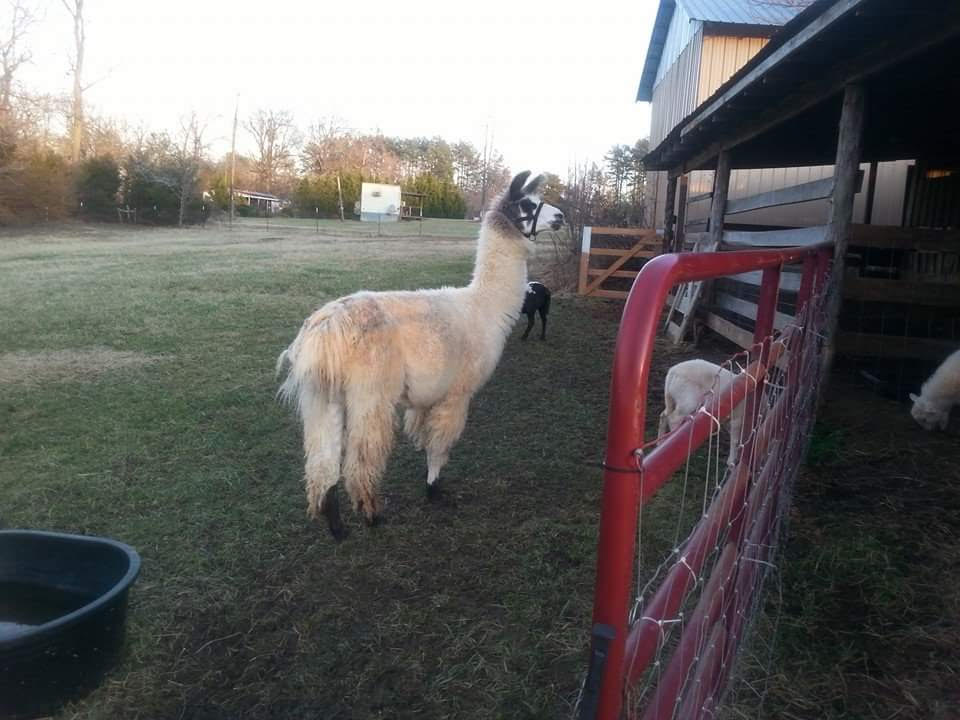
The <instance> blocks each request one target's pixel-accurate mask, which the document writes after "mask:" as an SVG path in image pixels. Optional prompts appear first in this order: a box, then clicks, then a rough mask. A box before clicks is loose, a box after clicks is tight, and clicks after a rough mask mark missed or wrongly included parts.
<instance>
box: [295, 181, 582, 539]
mask: <svg viewBox="0 0 960 720" xmlns="http://www.w3.org/2000/svg"><path fill="white" fill-rule="evenodd" d="M529 175H530V173H529V171H527V172H522V173H520V174H519V175H517V176H516V177H515V178H513V181H512V182H511V183H510V187H509V189H508V190H507V191H506V192H505V193H504V194H503V195H502V196H500V197H499V198H497V199H496V200H494V201H493V203H492V204H491V206H490V209H489V210H488V211H487V213H486V215H485V216H484V219H483V223H482V225H481V227H480V237H479V241H478V243H477V255H476V262H475V266H474V271H473V279H472V280H471V282H470V284H469V285H468V286H467V287H462V288H442V289H439V290H417V291H408V292H402V291H398V292H366V291H363V292H358V293H354V294H353V295H349V296H347V297H343V298H340V299H338V300H333V301H332V302H329V303H327V304H326V305H324V306H323V307H321V308H320V309H319V310H317V311H316V312H314V313H313V314H312V315H310V316H309V317H308V318H307V319H306V320H305V321H304V323H303V326H302V327H301V328H300V332H299V333H298V334H297V337H296V338H295V339H294V341H293V342H292V343H291V344H290V347H288V348H287V349H286V350H284V351H283V353H281V355H280V357H279V359H278V360H277V369H278V372H279V371H280V370H281V369H282V367H283V366H284V364H285V363H289V371H288V374H287V377H286V380H285V381H284V383H283V385H282V386H281V388H280V395H281V397H283V398H285V399H287V400H290V401H295V402H296V405H297V407H298V409H299V412H300V418H301V420H302V422H303V445H304V451H305V454H306V469H305V475H306V478H305V479H306V486H307V503H308V506H307V512H308V514H309V515H310V516H311V517H316V516H317V514H318V513H323V514H324V515H325V516H326V518H327V522H328V524H329V526H330V532H331V533H332V534H333V536H334V538H336V539H337V540H340V539H341V538H342V537H343V536H344V534H345V530H344V527H343V524H342V521H341V519H340V510H339V505H338V501H337V488H336V486H337V482H338V481H339V479H340V476H341V474H342V475H343V478H344V485H345V486H346V490H347V493H348V495H349V496H350V499H351V501H352V503H353V507H354V510H357V511H359V512H362V513H363V515H364V517H365V519H366V521H367V523H368V524H370V525H372V524H374V523H376V521H377V520H378V518H379V514H380V512H381V510H382V500H381V498H380V493H379V488H378V486H379V483H380V478H381V476H382V475H383V471H384V467H385V465H386V462H387V457H388V456H389V454H390V450H391V448H392V446H393V440H394V417H395V408H396V407H397V406H400V407H403V408H404V410H405V413H404V423H403V424H404V430H405V432H406V434H407V435H408V436H409V437H410V438H411V439H412V440H413V442H414V444H415V445H416V446H417V448H418V449H421V450H422V449H425V450H426V452H427V495H428V497H430V498H434V497H436V495H437V493H438V489H439V486H438V480H439V476H440V470H441V469H442V468H443V466H444V465H445V464H446V462H447V459H448V457H449V453H450V448H451V447H452V446H453V444H454V443H455V442H456V441H457V439H458V438H459V437H460V434H461V433H462V432H463V427H464V424H465V422H466V419H467V409H468V407H469V405H470V400H471V398H472V397H473V395H474V393H476V392H477V390H479V389H480V388H481V387H482V386H483V384H484V383H485V382H486V381H487V380H488V379H489V378H490V376H491V374H493V371H494V368H496V366H497V362H498V361H499V360H500V355H501V354H502V352H503V346H504V343H505V342H506V339H507V335H508V334H509V332H510V330H511V328H512V327H513V325H514V323H515V322H516V320H517V318H518V316H519V311H520V307H521V306H522V305H523V298H524V293H525V292H526V288H527V256H528V254H529V253H530V251H531V249H532V248H533V243H532V242H531V238H532V237H534V236H535V235H536V234H537V232H538V231H540V230H543V229H545V228H547V227H550V228H552V229H558V228H559V227H560V225H561V224H562V223H563V214H562V213H561V212H560V211H559V210H557V208H555V207H553V206H551V205H547V204H545V203H543V202H542V201H541V200H540V189H541V187H542V185H543V182H544V177H543V176H542V175H541V176H538V177H536V178H534V179H533V180H531V181H530V182H529V183H527V178H528V177H529Z"/></svg>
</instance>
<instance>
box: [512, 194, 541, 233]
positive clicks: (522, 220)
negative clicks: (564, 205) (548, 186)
mask: <svg viewBox="0 0 960 720" xmlns="http://www.w3.org/2000/svg"><path fill="white" fill-rule="evenodd" d="M542 209H543V200H541V201H540V203H539V204H538V205H537V207H536V209H535V210H534V211H533V212H532V213H530V214H529V215H522V216H521V217H519V218H517V222H518V223H520V224H522V223H525V222H526V221H527V220H533V225H531V226H530V232H523V231H522V230H521V231H520V234H521V235H523V236H524V237H525V238H527V239H528V240H529V239H530V238H531V237H536V235H537V233H538V232H540V231H539V230H537V221H538V220H539V219H540V211H541V210H542Z"/></svg>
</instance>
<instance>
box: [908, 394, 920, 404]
mask: <svg viewBox="0 0 960 720" xmlns="http://www.w3.org/2000/svg"><path fill="white" fill-rule="evenodd" d="M919 399H920V398H918V397H917V396H916V395H914V394H913V393H910V400H912V401H913V402H916V401H917V400H919Z"/></svg>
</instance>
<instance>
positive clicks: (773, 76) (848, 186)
mask: <svg viewBox="0 0 960 720" xmlns="http://www.w3.org/2000/svg"><path fill="white" fill-rule="evenodd" d="M954 10H955V3H949V2H936V1H934V2H926V3H908V2H895V1H892V0H864V1H863V2H834V1H832V0H817V1H816V2H806V1H805V0H804V1H802V2H801V1H800V0H797V1H796V2H789V3H785V2H772V1H771V2H762V1H759V0H723V1H722V2H720V1H719V0H718V1H716V2H713V1H708V0H697V1H696V2H694V1H693V0H677V2H673V1H672V0H664V1H663V2H661V3H660V7H659V10H658V16H657V23H656V26H655V28H654V30H653V34H652V38H651V41H650V50H649V52H648V54H647V60H646V64H645V66H644V69H643V75H642V79H641V82H640V91H639V94H638V98H639V99H641V100H650V101H651V102H652V116H653V131H652V138H651V146H652V148H653V149H652V150H651V152H650V154H649V155H648V157H647V165H648V167H649V168H651V169H653V170H655V171H656V174H657V188H659V189H655V190H654V191H653V192H652V197H653V202H655V203H656V207H657V212H658V218H659V224H660V225H661V226H662V232H663V234H664V238H665V244H667V245H668V246H669V247H670V248H672V249H694V248H699V249H703V248H707V247H709V248H711V249H712V248H717V249H719V250H724V249H731V248H733V247H760V246H763V247H773V246H786V245H793V244H797V243H804V242H806V243H813V242H817V241H819V240H822V239H824V238H829V239H833V240H835V241H836V242H837V247H838V248H839V249H841V250H842V256H838V261H840V262H841V263H842V265H841V264H840V263H838V269H839V270H840V272H841V274H842V278H840V279H841V280H842V281H843V290H842V293H843V305H842V309H841V313H840V334H839V335H838V337H837V342H836V346H837V347H836V349H837V352H838V353H839V354H841V355H842V356H844V357H846V358H849V359H851V361H852V362H855V363H856V364H857V366H858V367H859V369H860V370H861V371H862V373H863V374H864V375H865V376H868V377H870V378H872V379H873V381H874V382H875V383H876V384H877V386H878V387H879V388H880V389H882V390H883V391H884V392H886V393H888V394H891V395H896V396H898V397H900V398H903V397H905V396H906V394H907V393H908V392H909V391H910V390H911V389H915V384H916V382H917V380H918V378H921V377H923V376H925V375H926V374H927V373H928V372H929V371H930V370H931V369H932V368H933V367H934V366H935V365H936V364H937V363H938V362H939V361H940V360H942V359H943V358H944V357H945V356H946V355H947V354H949V352H950V351H951V350H952V349H955V348H956V347H957V345H958V344H960V334H958V333H960V287H958V283H960V264H958V262H960V254H958V252H960V243H958V237H960V236H958V235H957V230H956V228H957V221H958V215H957V213H958V210H957V200H958V199H960V198H958V190H960V185H958V178H960V173H958V157H957V140H956V132H955V127H954V126H955V120H954V117H955V115H954V110H953V106H952V102H951V98H952V97H953V96H954V91H955V89H956V84H957V78H956V73H955V70H954V68H955V60H956V58H955V57H954V54H955V50H954V48H953V47H952V45H951V40H952V39H955V36H954V35H953V34H952V33H954V32H955V30H956V28H955V26H954V25H952V24H951V22H952V20H951V18H952V13H953V12H954ZM778 23H782V26H780V27H778V26H777V24H778ZM848 87H856V88H859V90H857V91H856V92H859V93H860V95H856V96H853V95H851V96H850V97H849V98H848V100H849V101H850V102H848V103H847V105H844V104H843V103H844V93H845V89H846V88H848ZM851 92H854V91H853V90H851ZM861 96H862V97H861ZM854 100H856V103H854ZM851 103H853V104H851ZM841 107H850V108H851V109H850V110H848V111H845V112H846V113H847V114H846V115H844V117H845V118H846V120H847V121H849V122H847V123H846V124H843V123H842V122H841ZM852 113H853V114H852ZM850 123H854V124H853V125H851V124H850ZM841 126H842V127H845V128H846V129H847V130H848V131H849V133H850V134H847V135H845V134H843V133H839V135H838V128H840V127H841ZM847 140H849V141H850V143H851V145H850V148H851V153H852V154H848V155H846V156H845V157H843V158H842V159H843V160H844V161H845V162H846V163H847V165H846V166H845V167H843V168H840V167H838V165H837V163H838V162H839V160H840V159H841V158H840V155H839V154H838V153H840V152H841V151H842V150H843V147H844V143H845V142H846V141H847ZM838 142H839V147H838ZM844 172H846V173H847V176H844V175H843V173H844ZM711 210H712V211H713V212H714V213H717V217H721V213H722V227H720V226H718V227H714V228H710V227H709V216H710V214H711ZM708 243H715V244H708ZM751 280H752V278H750V277H738V278H732V279H724V280H723V281H720V282H717V283H715V284H714V285H713V286H712V287H710V288H707V289H704V290H703V291H702V293H701V295H702V296H700V297H696V298H683V299H681V302H680V303H679V307H678V308H677V310H678V312H677V315H676V316H675V318H676V322H675V324H674V328H673V333H674V335H675V336H679V334H680V328H683V331H684V333H686V332H688V329H689V328H692V327H694V326H695V324H696V323H702V324H704V325H706V326H707V327H710V328H711V329H713V330H715V331H717V332H720V333H721V334H723V335H725V336H726V337H728V338H729V339H731V340H733V341H735V342H738V343H739V344H741V345H742V344H743V341H744V338H745V337H746V336H745V334H744V332H745V331H747V332H749V330H750V329H751V322H752V320H751V318H752V316H753V315H754V314H755V306H754V305H753V304H752V300H753V299H754V297H755V294H756V286H755V283H751ZM787 289H789V284H788V285H787ZM783 310H784V311H785V312H784V313H783V314H782V315H781V316H779V318H778V321H779V322H780V323H781V324H782V323H784V322H787V321H788V318H787V316H788V315H789V308H783ZM687 314H692V316H693V317H692V318H691V320H693V321H694V322H691V321H689V320H688V321H687V322H686V323H685V322H684V320H683V318H684V317H685V316H686V315H687Z"/></svg>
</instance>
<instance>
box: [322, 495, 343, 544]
mask: <svg viewBox="0 0 960 720" xmlns="http://www.w3.org/2000/svg"><path fill="white" fill-rule="evenodd" d="M320 512H322V513H323V514H324V515H325V516H326V518H327V526H328V527H329V528H330V534H331V535H333V539H334V540H336V541H337V542H340V541H342V540H343V539H344V538H345V537H346V536H347V532H348V531H347V528H346V527H345V526H344V524H343V519H342V518H341V517H340V497H339V496H338V495H337V487H336V485H334V486H333V487H332V488H330V489H329V490H327V492H326V494H325V495H324V496H323V500H322V501H321V502H320Z"/></svg>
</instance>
